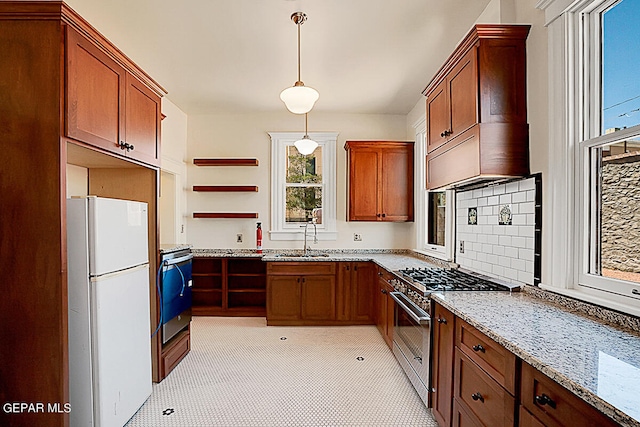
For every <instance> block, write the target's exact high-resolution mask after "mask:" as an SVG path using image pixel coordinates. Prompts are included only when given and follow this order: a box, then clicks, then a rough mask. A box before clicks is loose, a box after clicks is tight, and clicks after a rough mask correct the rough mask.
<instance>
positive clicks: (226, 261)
mask: <svg viewBox="0 0 640 427" xmlns="http://www.w3.org/2000/svg"><path fill="white" fill-rule="evenodd" d="M192 295H193V309H192V310H193V314H194V315H196V316H264V315H265V306H266V266H265V263H264V262H263V261H262V259H261V258H252V257H246V258H245V257H227V258H222V257H220V258H219V257H194V258H193V289H192Z"/></svg>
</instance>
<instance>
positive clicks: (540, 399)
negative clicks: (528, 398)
mask: <svg viewBox="0 0 640 427" xmlns="http://www.w3.org/2000/svg"><path fill="white" fill-rule="evenodd" d="M534 399H535V401H536V403H537V404H538V405H540V406H545V405H547V406H550V407H552V408H553V409H556V402H555V401H554V400H553V399H552V398H550V397H549V396H547V395H546V394H544V393H542V394H541V395H536V397H535V398H534Z"/></svg>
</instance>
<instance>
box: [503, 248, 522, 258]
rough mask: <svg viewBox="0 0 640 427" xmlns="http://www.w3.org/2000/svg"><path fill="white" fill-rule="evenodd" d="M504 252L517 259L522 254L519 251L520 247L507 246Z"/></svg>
mask: <svg viewBox="0 0 640 427" xmlns="http://www.w3.org/2000/svg"><path fill="white" fill-rule="evenodd" d="M504 254H505V256H508V257H509V258H516V259H517V258H518V257H519V256H520V252H519V251H518V248H511V247H506V248H505V249H504Z"/></svg>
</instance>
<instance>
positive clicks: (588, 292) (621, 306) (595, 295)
mask: <svg viewBox="0 0 640 427" xmlns="http://www.w3.org/2000/svg"><path fill="white" fill-rule="evenodd" d="M540 289H544V290H545V291H549V292H553V293H556V294H560V295H564V296H567V297H570V298H575V299H577V300H580V301H584V302H587V303H591V304H595V305H599V306H601V307H605V308H608V309H611V310H616V311H620V312H622V313H626V314H630V315H632V316H639V317H640V304H639V303H638V302H636V300H634V299H632V298H629V297H624V296H619V295H616V294H613V293H610V292H604V291H599V290H597V289H592V288H583V287H580V288H578V289H565V288H559V287H557V286H549V285H544V284H542V283H541V284H540ZM626 300H628V301H626ZM633 302H636V304H637V305H633Z"/></svg>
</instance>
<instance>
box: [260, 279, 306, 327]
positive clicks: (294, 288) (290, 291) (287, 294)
mask: <svg viewBox="0 0 640 427" xmlns="http://www.w3.org/2000/svg"><path fill="white" fill-rule="evenodd" d="M300 285H301V279H300V277H299V276H269V278H268V279H267V318H268V319H270V320H298V319H300V314H301V313H300Z"/></svg>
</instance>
